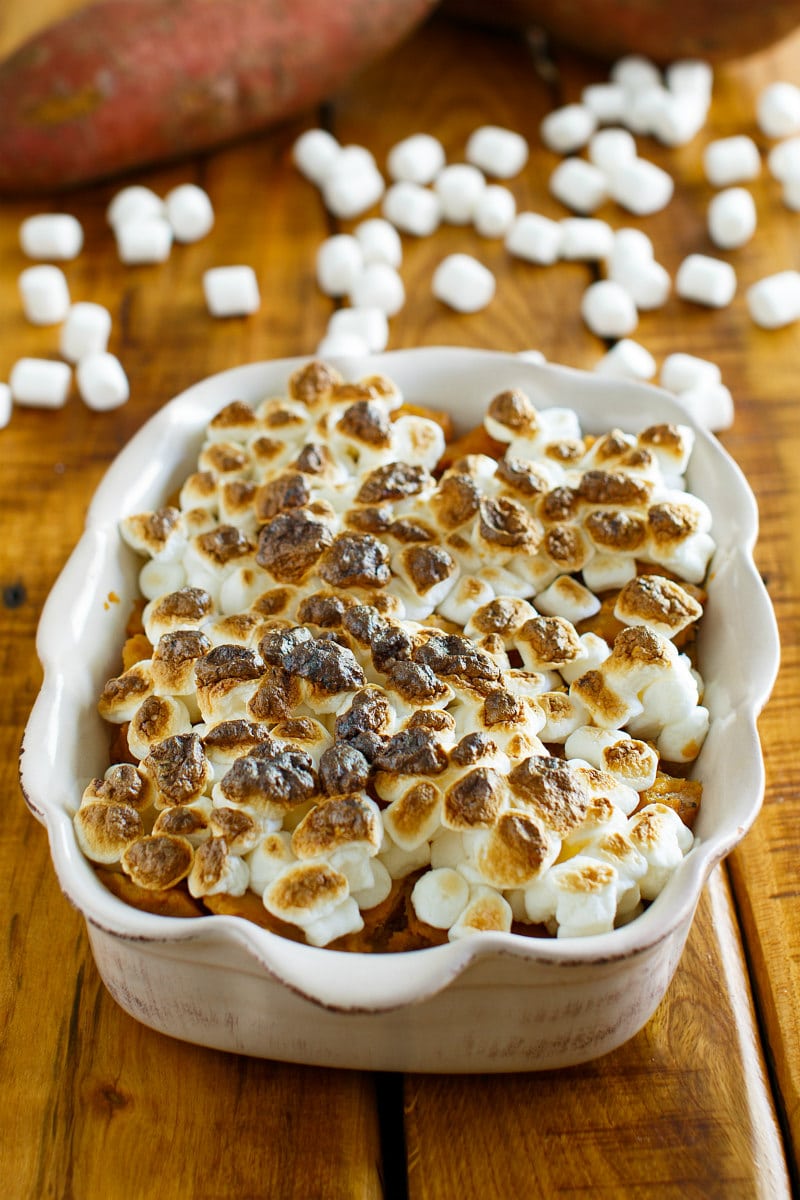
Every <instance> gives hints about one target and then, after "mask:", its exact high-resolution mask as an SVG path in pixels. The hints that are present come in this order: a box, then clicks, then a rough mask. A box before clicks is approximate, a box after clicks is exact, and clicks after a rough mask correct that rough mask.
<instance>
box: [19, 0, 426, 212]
mask: <svg viewBox="0 0 800 1200" xmlns="http://www.w3.org/2000/svg"><path fill="white" fill-rule="evenodd" d="M434 3H435V0H336V2H335V3H332V2H331V0H291V3H287V2H286V0H100V2H98V3H94V4H90V5H89V6H88V7H87V8H83V9H81V10H80V11H78V12H77V13H74V14H72V15H71V16H69V17H67V18H65V19H64V20H63V21H60V22H58V23H57V24H55V25H52V26H50V27H49V28H48V29H45V30H44V31H43V32H42V33H40V34H38V35H37V36H36V37H34V38H33V39H31V40H30V41H29V42H27V43H25V44H24V45H23V46H21V47H20V48H19V49H18V50H17V51H16V52H15V53H13V54H12V55H11V56H10V57H9V58H8V59H7V60H6V61H5V62H4V63H2V64H0V113H2V114H3V119H2V122H0V192H4V193H11V192H15V193H24V192H36V191H42V190H48V191H49V190H54V189H60V188H67V187H73V186H76V185H79V184H83V183H87V182H90V181H92V180H95V179H101V178H105V177H108V176H112V175H115V174H119V173H121V172H123V171H126V170H130V169H132V168H135V167H138V166H142V165H145V164H149V163H156V162H160V161H165V160H169V159H175V158H179V157H182V156H184V155H188V154H193V153H199V152H202V151H204V150H208V149H211V148H213V147H215V146H219V145H222V144H223V143H225V142H226V141H229V140H231V139H233V138H236V137H240V136H242V135H244V134H247V133H251V132H253V131H255V130H258V129H260V128H263V127H265V126H267V125H269V124H271V123H273V122H276V121H279V120H282V119H284V118H286V117H289V116H292V115H294V114H296V113H298V112H301V111H303V110H304V109H306V108H308V107H310V106H312V105H314V104H316V103H317V102H318V101H320V100H321V99H323V98H325V97H328V96H330V95H331V94H333V93H334V92H335V91H337V90H338V89H339V88H341V87H342V86H343V85H344V84H345V83H346V82H347V80H348V79H349V78H350V77H351V76H352V75H353V74H355V72H356V71H357V70H358V69H359V68H361V67H363V66H364V65H365V64H366V63H368V62H369V61H371V60H372V59H374V58H376V57H377V56H379V55H380V54H381V53H382V52H384V51H385V50H388V49H389V48H390V47H391V46H392V45H393V44H394V43H395V42H397V41H398V40H399V39H400V38H401V37H403V36H404V34H406V33H407V32H408V31H409V30H410V29H411V28H412V27H413V26H414V25H415V24H416V23H417V22H418V21H419V20H421V19H422V18H423V17H424V16H425V15H426V14H427V12H428V11H429V10H430V9H432V8H433V7H434Z"/></svg>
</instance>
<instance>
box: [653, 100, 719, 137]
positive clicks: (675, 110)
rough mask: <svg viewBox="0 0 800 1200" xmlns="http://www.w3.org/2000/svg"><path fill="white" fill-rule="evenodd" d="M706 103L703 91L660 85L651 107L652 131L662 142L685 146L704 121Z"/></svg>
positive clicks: (706, 113) (706, 111)
mask: <svg viewBox="0 0 800 1200" xmlns="http://www.w3.org/2000/svg"><path fill="white" fill-rule="evenodd" d="M708 103H709V101H708V98H707V97H705V96H703V95H699V94H698V95H695V94H693V93H690V92H685V93H681V94H680V95H675V94H673V93H672V92H670V91H668V90H666V89H662V90H661V91H660V92H659V93H658V96H657V97H656V100H655V103H654V104H653V106H652V108H651V113H650V129H651V132H652V133H653V135H654V136H655V137H657V138H658V140H659V141H660V142H661V143H662V145H664V146H672V147H675V146H685V145H686V144H687V143H688V142H690V141H692V139H693V138H695V137H696V136H697V134H698V133H699V132H700V130H701V129H702V128H703V126H704V125H705V122H706V117H707V116H708Z"/></svg>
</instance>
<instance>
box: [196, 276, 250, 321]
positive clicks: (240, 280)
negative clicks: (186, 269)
mask: <svg viewBox="0 0 800 1200" xmlns="http://www.w3.org/2000/svg"><path fill="white" fill-rule="evenodd" d="M203 292H204V293H205V298H206V304H207V305H208V311H209V312H210V313H211V315H212V317H241V316H247V315H249V314H250V313H254V312H257V311H258V309H259V308H260V306H261V296H260V294H259V290H258V280H257V279H256V275H255V271H254V270H253V268H252V267H247V266H235V267H211V268H210V269H209V270H208V271H206V272H205V273H204V275H203Z"/></svg>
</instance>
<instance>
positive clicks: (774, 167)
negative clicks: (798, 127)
mask: <svg viewBox="0 0 800 1200" xmlns="http://www.w3.org/2000/svg"><path fill="white" fill-rule="evenodd" d="M767 169H768V171H769V173H770V175H772V176H773V178H774V179H778V180H780V182H781V183H783V182H785V181H786V180H788V179H800V137H790V138H787V139H786V141H784V142H778V144H777V146H773V147H772V149H771V150H770V152H769V154H768V155H767Z"/></svg>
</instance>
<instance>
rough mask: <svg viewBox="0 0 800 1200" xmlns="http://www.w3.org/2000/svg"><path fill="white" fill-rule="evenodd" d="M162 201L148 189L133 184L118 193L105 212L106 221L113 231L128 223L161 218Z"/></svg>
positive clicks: (162, 210)
mask: <svg viewBox="0 0 800 1200" xmlns="http://www.w3.org/2000/svg"><path fill="white" fill-rule="evenodd" d="M163 215H164V201H163V200H162V199H161V197H160V196H157V195H156V193H155V192H154V191H153V190H152V188H149V187H143V186H141V185H140V184H133V185H131V186H130V187H124V188H122V189H121V190H120V191H118V192H117V193H116V194H115V196H114V197H113V199H112V200H111V203H110V204H109V206H108V208H107V210H106V220H107V221H108V223H109V225H110V226H111V227H112V228H113V229H117V228H118V227H119V226H120V225H124V224H126V223H127V222H128V221H143V220H146V219H147V218H149V217H163Z"/></svg>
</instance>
